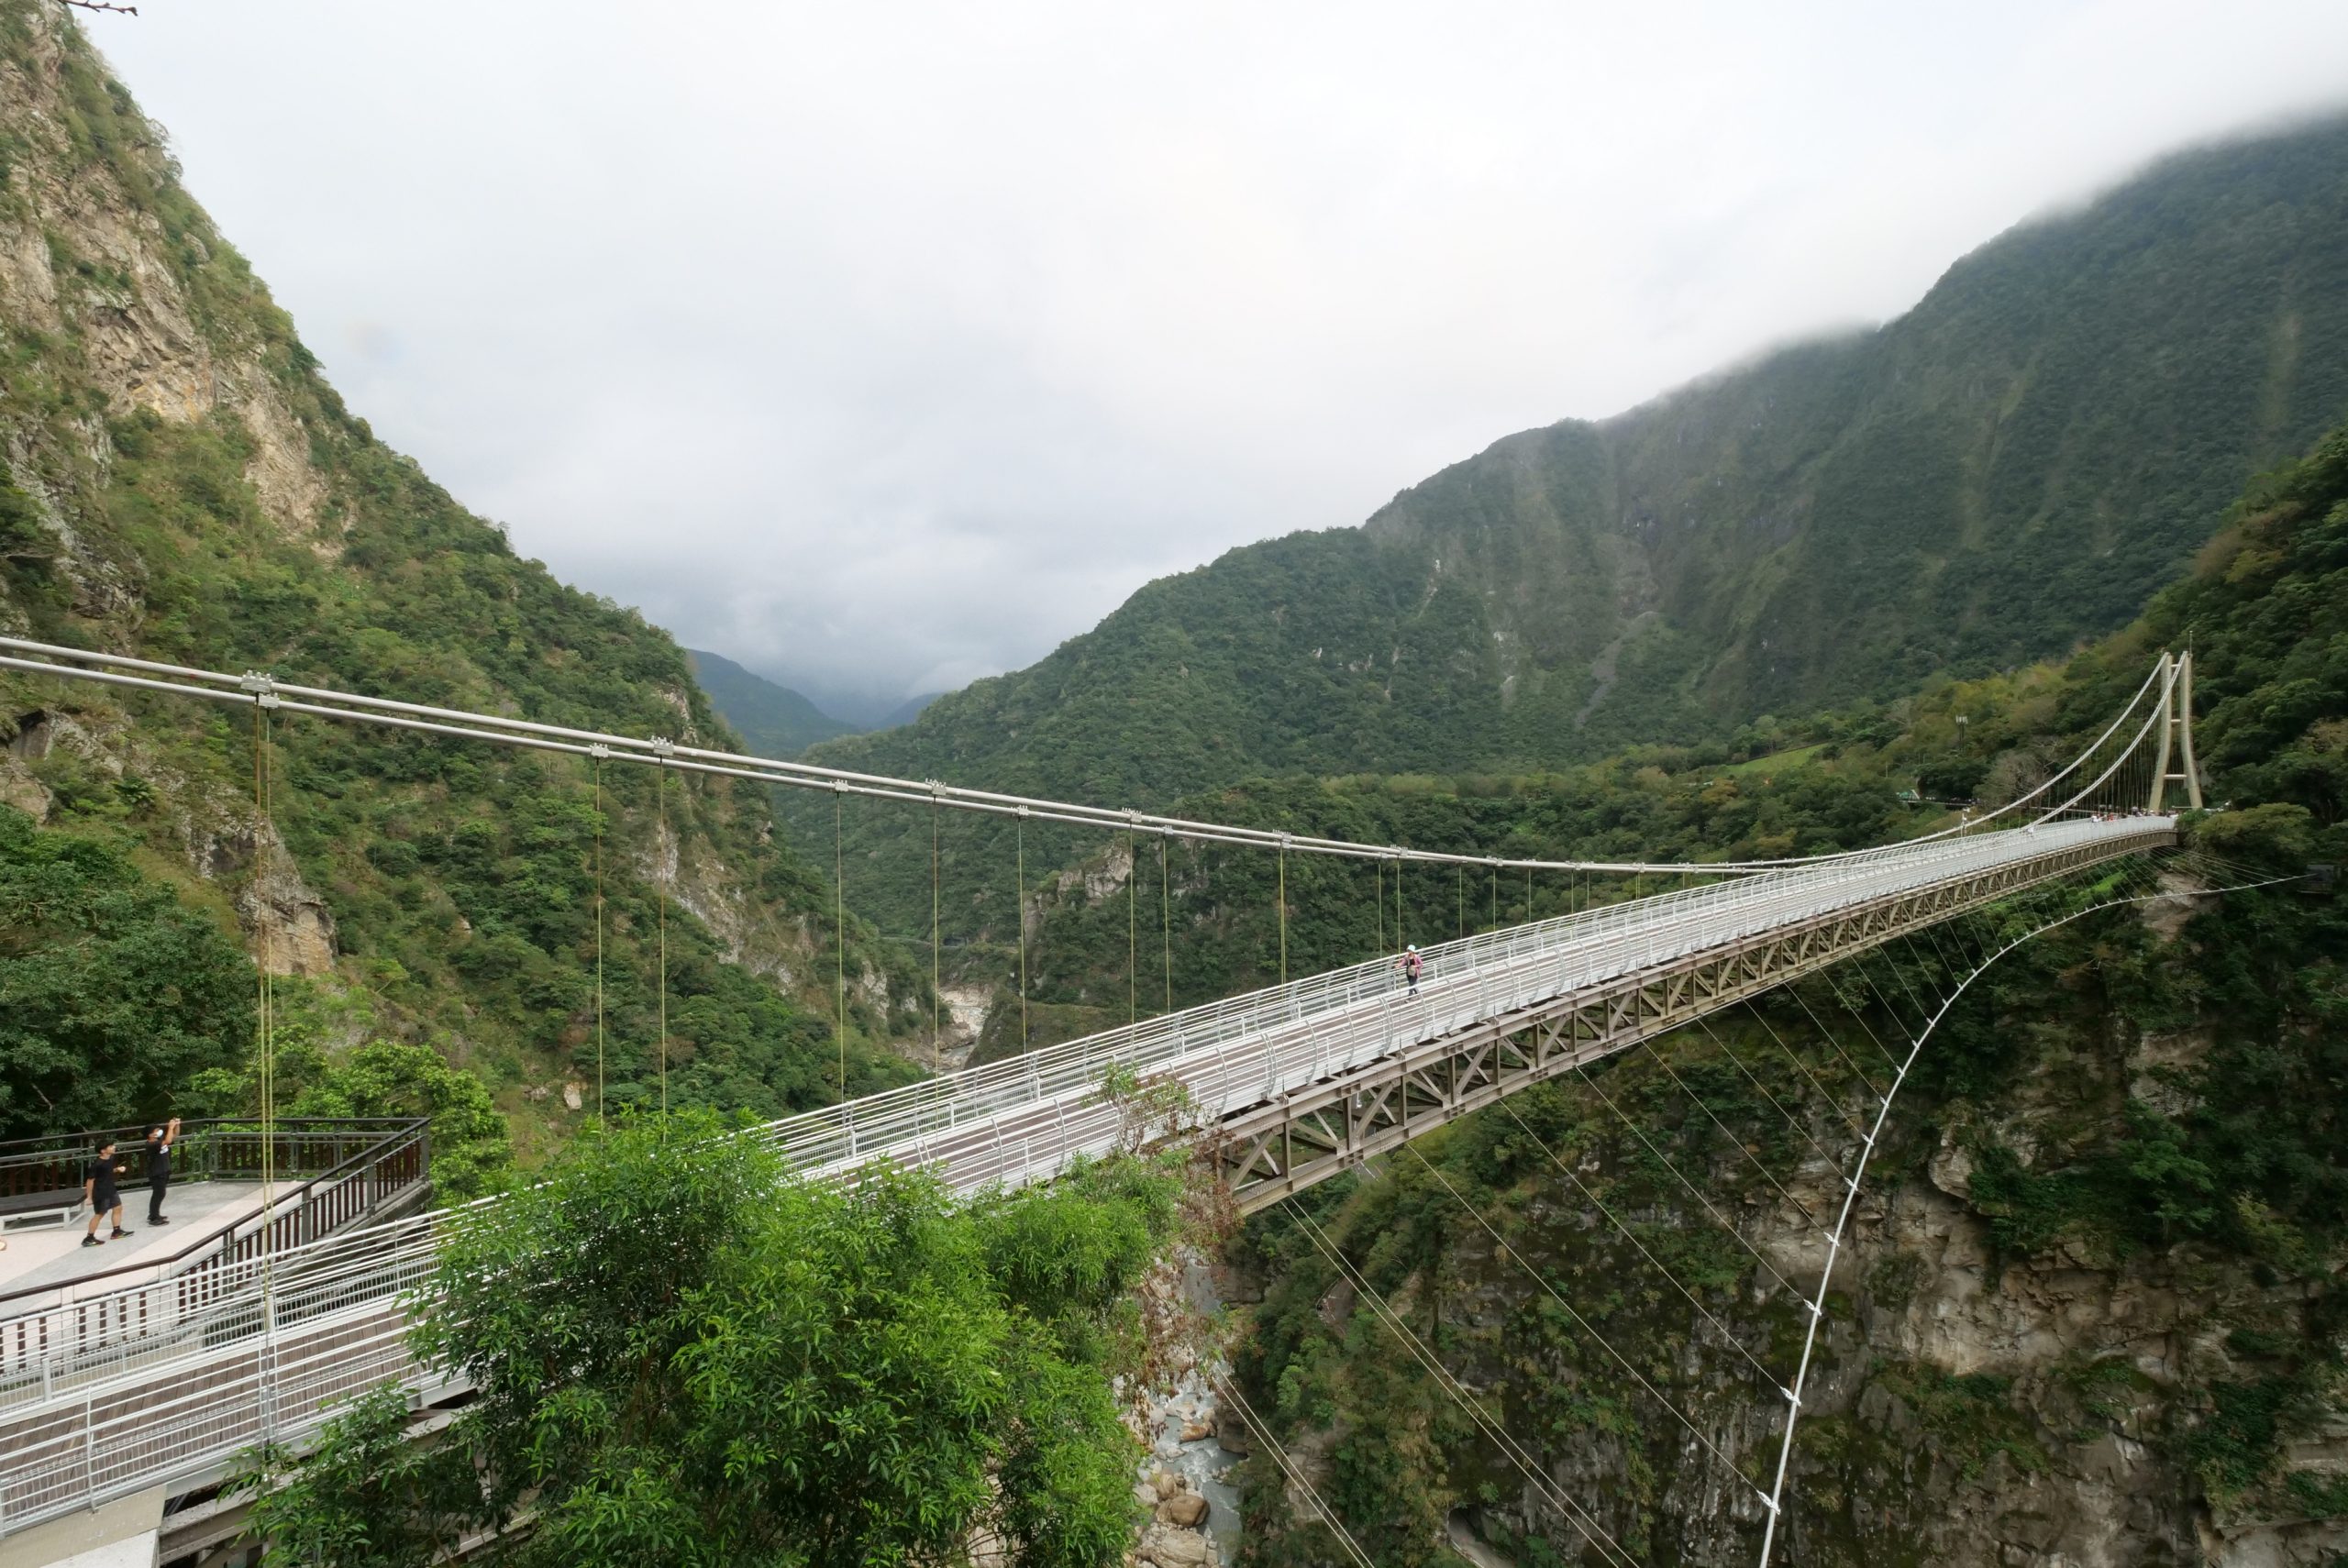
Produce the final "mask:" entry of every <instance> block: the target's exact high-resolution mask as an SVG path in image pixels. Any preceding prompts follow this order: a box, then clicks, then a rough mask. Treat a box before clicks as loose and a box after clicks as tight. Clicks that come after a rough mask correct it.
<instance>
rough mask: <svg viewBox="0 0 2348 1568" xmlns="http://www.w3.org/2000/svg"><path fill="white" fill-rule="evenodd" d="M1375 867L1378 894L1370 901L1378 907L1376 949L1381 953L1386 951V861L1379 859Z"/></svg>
mask: <svg viewBox="0 0 2348 1568" xmlns="http://www.w3.org/2000/svg"><path fill="white" fill-rule="evenodd" d="M1377 867H1378V896H1377V897H1376V898H1374V899H1372V900H1370V902H1371V903H1372V904H1374V905H1376V906H1377V909H1378V950H1379V952H1380V953H1383V952H1385V951H1386V862H1385V861H1384V860H1382V859H1381V860H1379V861H1378V862H1377Z"/></svg>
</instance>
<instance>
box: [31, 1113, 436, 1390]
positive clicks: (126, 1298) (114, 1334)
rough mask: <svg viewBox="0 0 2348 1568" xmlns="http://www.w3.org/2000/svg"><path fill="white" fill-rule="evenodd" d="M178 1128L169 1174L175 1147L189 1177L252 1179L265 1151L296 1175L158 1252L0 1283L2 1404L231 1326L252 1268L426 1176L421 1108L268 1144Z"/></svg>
mask: <svg viewBox="0 0 2348 1568" xmlns="http://www.w3.org/2000/svg"><path fill="white" fill-rule="evenodd" d="M192 1131H193V1132H194V1136H193V1137H191V1135H190V1134H191V1132H192ZM181 1133H182V1139H183V1142H182V1143H180V1144H179V1145H177V1146H175V1147H174V1149H173V1151H172V1164H173V1173H172V1180H173V1181H174V1183H177V1182H178V1181H179V1180H180V1179H181V1177H180V1175H179V1155H180V1153H181V1151H182V1150H183V1149H185V1150H187V1151H188V1152H189V1153H190V1154H191V1156H192V1157H191V1160H190V1164H191V1165H192V1166H193V1167H194V1171H195V1173H197V1174H194V1175H192V1176H190V1177H189V1178H188V1179H191V1180H209V1181H221V1180H238V1181H242V1180H248V1179H257V1178H258V1177H259V1176H260V1170H261V1165H262V1154H263V1153H264V1149H265V1148H266V1150H267V1151H268V1152H269V1153H270V1154H271V1155H272V1156H273V1162H272V1163H273V1165H274V1170H275V1171H276V1172H282V1173H283V1174H284V1176H286V1177H288V1178H294V1177H298V1178H299V1179H288V1181H287V1184H286V1185H284V1186H282V1187H280V1188H279V1189H278V1190H277V1192H276V1193H275V1194H274V1195H273V1196H272V1198H271V1200H270V1201H269V1202H268V1203H267V1205H266V1206H265V1207H264V1208H262V1209H260V1210H259V1211H257V1212H255V1213H253V1214H250V1215H248V1216H246V1217H244V1218H243V1219H241V1220H238V1221H236V1222H235V1223H234V1224H232V1225H230V1226H229V1227H228V1228H227V1229H226V1230H225V1231H218V1232H216V1233H214V1234H211V1235H207V1236H203V1237H200V1238H198V1239H195V1240H194V1241H191V1242H189V1243H188V1244H187V1245H186V1246H184V1247H182V1248H181V1249H179V1250H178V1251H177V1252H175V1253H171V1254H170V1255H168V1256H165V1257H161V1258H147V1259H142V1260H140V1261H138V1262H136V1263H129V1264H121V1265H119V1266H117V1267H115V1268H110V1269H105V1270H102V1271H100V1272H97V1273H94V1274H84V1275H76V1276H74V1277H73V1278H71V1279H68V1280H62V1281H56V1282H52V1283H49V1284H42V1285H31V1286H19V1287H17V1289H15V1290H12V1291H8V1292H5V1293H0V1408H6V1407H7V1406H8V1405H10V1404H12V1403H16V1402H19V1401H21V1400H23V1399H26V1398H28V1397H31V1398H39V1397H48V1396H49V1395H50V1394H53V1393H54V1392H55V1391H56V1390H57V1389H58V1388H60V1387H61V1386H79V1385H80V1384H82V1383H83V1382H86V1381H88V1380H89V1379H90V1378H92V1377H94V1376H104V1375H108V1369H110V1368H118V1367H120V1366H122V1365H125V1364H128V1363H130V1362H132V1361H137V1360H140V1359H151V1358H152V1357H153V1355H154V1354H155V1353H157V1352H158V1350H159V1348H162V1347H166V1346H184V1345H186V1344H187V1343H189V1342H191V1340H192V1339H195V1340H202V1339H207V1338H209V1339H216V1338H217V1337H218V1336H220V1335H221V1334H224V1333H227V1334H233V1333H234V1332H236V1331H237V1330H236V1325H237V1324H238V1322H240V1321H242V1320H244V1319H245V1318H249V1316H250V1315H251V1312H252V1310H253V1309H252V1307H251V1305H250V1303H251V1302H252V1301H253V1300H254V1299H255V1298H256V1297H257V1291H256V1289H255V1286H256V1285H257V1282H258V1280H259V1278H260V1274H261V1272H262V1270H263V1269H264V1268H268V1267H271V1266H272V1265H273V1264H278V1263H279V1262H280V1261H281V1260H300V1259H303V1258H305V1257H306V1256H307V1255H308V1252H307V1249H309V1248H311V1247H312V1246H313V1245H314V1244H316V1243H317V1242H322V1241H325V1240H326V1239H327V1238H329V1237H332V1236H334V1235H336V1234H337V1233H338V1232H341V1231H346V1230H348V1229H349V1228H350V1227H352V1226H354V1225H357V1224H358V1223H359V1222H360V1221H361V1220H366V1219H368V1218H370V1217H371V1216H373V1215H377V1214H381V1213H383V1212H385V1211H388V1210H392V1209H397V1208H399V1207H401V1206H403V1205H405V1204H410V1203H413V1202H415V1200H417V1199H418V1198H421V1197H422V1195H423V1193H424V1192H425V1190H426V1185H427V1183H428V1181H429V1177H430V1171H431V1132H430V1123H429V1121H427V1120H426V1119H425V1118H422V1117H402V1118H367V1119H340V1120H329V1119H324V1118H308V1119H304V1120H303V1121H299V1122H289V1123H283V1124H281V1130H280V1131H277V1132H271V1134H269V1135H268V1137H267V1138H266V1140H264V1137H263V1132H262V1129H261V1128H260V1126H259V1124H258V1123H252V1122H242V1121H233V1122H215V1123H208V1124H205V1125H203V1126H202V1127H201V1128H200V1129H195V1130H192V1129H190V1128H186V1127H183V1128H182V1130H181ZM104 1138H105V1134H99V1135H98V1139H99V1144H98V1146H103V1142H104ZM28 1142H30V1141H28ZM45 1142H50V1143H59V1144H63V1143H68V1142H70V1141H68V1140H50V1141H45ZM142 1154H143V1149H142ZM140 1174H141V1175H142V1176H143V1171H142V1172H141V1173H140ZM125 1179H126V1180H127V1179H128V1178H127V1177H126V1178H125ZM284 1266H288V1267H292V1266H294V1264H292V1263H286V1264H284Z"/></svg>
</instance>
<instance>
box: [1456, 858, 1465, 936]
mask: <svg viewBox="0 0 2348 1568" xmlns="http://www.w3.org/2000/svg"><path fill="white" fill-rule="evenodd" d="M1453 869H1454V870H1456V871H1457V872H1458V873H1459V888H1458V892H1459V934H1460V935H1462V936H1465V935H1467V867H1465V866H1457V867H1453Z"/></svg>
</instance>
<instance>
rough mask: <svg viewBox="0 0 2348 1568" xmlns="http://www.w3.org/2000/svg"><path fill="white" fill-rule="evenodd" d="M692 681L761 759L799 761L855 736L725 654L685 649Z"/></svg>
mask: <svg viewBox="0 0 2348 1568" xmlns="http://www.w3.org/2000/svg"><path fill="white" fill-rule="evenodd" d="M685 657H687V658H688V659H690V660H692V670H693V677H694V679H697V680H699V681H700V682H701V689H702V690H703V691H706V692H708V693H709V701H710V705H711V706H712V707H713V708H714V709H715V710H716V711H717V715H718V717H720V718H722V719H724V720H725V722H726V723H727V724H729V725H731V726H732V727H733V729H734V731H735V733H736V734H739V735H740V736H741V737H742V743H743V744H744V745H747V746H748V747H749V748H750V750H751V751H753V752H754V753H756V754H757V755H759V756H781V757H792V756H798V755H799V754H800V753H801V752H803V751H805V750H806V749H807V748H808V747H809V746H811V745H814V744H815V743H816V742H818V741H827V740H831V739H834V738H836V737H837V736H839V735H852V734H856V733H857V727H856V726H855V725H854V724H846V723H841V722H840V721H839V720H837V719H835V718H833V717H832V716H831V715H830V714H829V713H826V712H824V711H823V710H822V709H820V708H818V707H816V706H815V704H814V703H813V702H810V701H807V699H806V698H804V697H803V696H801V695H800V694H799V693H798V692H796V691H793V690H792V689H791V688H790V687H788V686H778V685H776V684H775V683H774V682H773V681H771V680H769V679H767V678H766V677H765V676H763V675H759V674H757V673H756V672H754V671H751V670H748V669H744V668H742V667H741V666H740V665H738V664H736V663H735V662H734V661H733V660H732V659H730V658H727V657H725V656H724V655H722V654H714V653H709V652H706V651H704V650H703V649H701V648H687V649H686V650H685Z"/></svg>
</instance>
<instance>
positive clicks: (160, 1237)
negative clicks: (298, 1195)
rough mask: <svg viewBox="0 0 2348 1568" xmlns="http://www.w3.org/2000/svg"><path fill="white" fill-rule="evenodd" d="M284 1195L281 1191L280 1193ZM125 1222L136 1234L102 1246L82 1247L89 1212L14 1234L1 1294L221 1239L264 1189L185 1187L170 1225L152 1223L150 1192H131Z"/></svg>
mask: <svg viewBox="0 0 2348 1568" xmlns="http://www.w3.org/2000/svg"><path fill="white" fill-rule="evenodd" d="M281 1190H282V1189H281ZM122 1200H123V1201H122V1218H123V1222H124V1223H125V1224H126V1225H127V1226H128V1227H129V1228H130V1231H131V1233H130V1234H129V1235H127V1236H125V1237H123V1238H122V1239H121V1240H120V1241H118V1242H116V1241H110V1242H107V1243H106V1244H105V1246H103V1247H85V1246H83V1244H82V1237H83V1227H84V1226H86V1225H87V1224H88V1223H89V1216H88V1215H87V1214H86V1213H83V1214H81V1215H79V1216H78V1217H77V1218H76V1219H75V1220H73V1221H72V1223H71V1224H70V1225H67V1226H66V1227H64V1228H63V1229H61V1230H38V1231H10V1232H9V1233H8V1237H7V1242H8V1250H7V1251H6V1252H0V1292H7V1291H15V1290H27V1289H31V1288H33V1287H35V1286H53V1285H63V1284H68V1283H70V1282H72V1281H73V1280H77V1279H81V1278H83V1277H86V1276H87V1275H94V1274H103V1273H105V1272H107V1271H109V1270H112V1269H118V1268H122V1267H125V1266H127V1265H128V1264H155V1263H161V1262H162V1261H163V1260H164V1259H166V1258H169V1257H171V1256H172V1255H173V1254H175V1253H180V1252H183V1251H184V1250H186V1249H187V1248H189V1247H192V1246H194V1245H195V1244H196V1243H197V1242H202V1241H205V1240H206V1239H207V1238H209V1237H213V1236H216V1235H218V1234H220V1232H222V1231H226V1230H227V1229H228V1227H229V1226H231V1225H234V1224H236V1223H237V1222H238V1220H244V1219H247V1218H249V1217H250V1216H252V1215H254V1214H257V1213H259V1212H260V1183H258V1182H247V1181H192V1182H183V1183H181V1184H179V1185H177V1186H175V1187H172V1190H171V1195H170V1197H169V1198H166V1199H165V1201H164V1204H163V1209H164V1212H166V1213H167V1214H169V1215H170V1216H171V1218H172V1222H171V1223H170V1224H168V1225H160V1226H154V1225H150V1224H148V1223H147V1189H146V1188H145V1187H140V1188H138V1190H137V1191H136V1192H132V1191H129V1190H127V1189H126V1190H125V1191H124V1192H123V1195H122ZM109 1283H111V1282H109Z"/></svg>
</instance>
